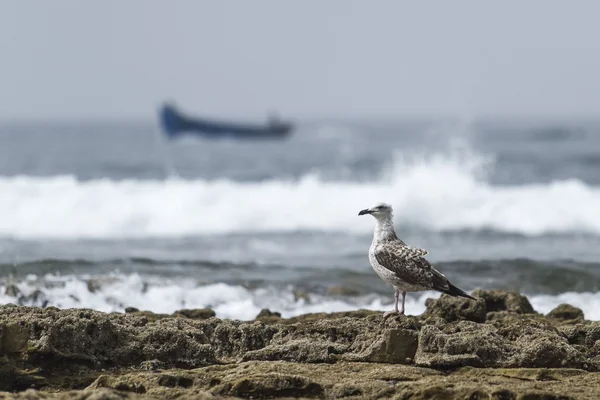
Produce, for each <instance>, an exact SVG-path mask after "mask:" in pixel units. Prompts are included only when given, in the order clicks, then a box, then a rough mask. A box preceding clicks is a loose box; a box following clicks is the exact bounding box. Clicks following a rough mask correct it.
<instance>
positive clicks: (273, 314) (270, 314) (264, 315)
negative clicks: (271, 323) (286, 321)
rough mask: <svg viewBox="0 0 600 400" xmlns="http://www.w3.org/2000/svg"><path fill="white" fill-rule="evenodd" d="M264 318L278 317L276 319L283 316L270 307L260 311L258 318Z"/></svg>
mask: <svg viewBox="0 0 600 400" xmlns="http://www.w3.org/2000/svg"><path fill="white" fill-rule="evenodd" d="M263 318H269V319H270V318H276V319H280V318H281V313H278V312H272V311H271V310H269V309H268V308H263V309H262V310H260V312H259V313H258V315H257V316H256V319H263Z"/></svg>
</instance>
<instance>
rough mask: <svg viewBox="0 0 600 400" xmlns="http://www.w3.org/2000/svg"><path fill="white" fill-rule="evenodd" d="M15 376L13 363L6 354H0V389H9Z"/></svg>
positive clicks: (11, 387)
mask: <svg viewBox="0 0 600 400" xmlns="http://www.w3.org/2000/svg"><path fill="white" fill-rule="evenodd" d="M15 378H16V372H15V366H14V364H13V363H12V362H11V361H10V360H9V359H8V358H7V357H6V356H0V391H11V390H12V389H13V386H14V383H15Z"/></svg>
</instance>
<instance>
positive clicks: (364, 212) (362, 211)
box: [358, 208, 372, 215]
mask: <svg viewBox="0 0 600 400" xmlns="http://www.w3.org/2000/svg"><path fill="white" fill-rule="evenodd" d="M371 213H372V211H371V210H369V209H368V208H365V209H364V210H360V212H359V213H358V215H365V214H371Z"/></svg>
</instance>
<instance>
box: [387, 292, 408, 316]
mask: <svg viewBox="0 0 600 400" xmlns="http://www.w3.org/2000/svg"><path fill="white" fill-rule="evenodd" d="M403 293H404V292H403ZM399 296H400V291H399V290H398V289H395V290H394V310H393V311H386V312H384V313H383V318H384V319H385V318H387V317H389V316H390V315H392V314H403V313H404V297H402V312H400V311H398V297H399Z"/></svg>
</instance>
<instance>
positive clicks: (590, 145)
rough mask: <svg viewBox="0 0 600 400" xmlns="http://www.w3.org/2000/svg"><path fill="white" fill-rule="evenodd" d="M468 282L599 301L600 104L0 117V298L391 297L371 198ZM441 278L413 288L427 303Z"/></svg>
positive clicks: (98, 303)
mask: <svg viewBox="0 0 600 400" xmlns="http://www.w3.org/2000/svg"><path fill="white" fill-rule="evenodd" d="M379 201H385V202H388V203H390V204H392V205H393V207H394V209H395V214H396V220H395V221H396V228H397V232H398V235H399V236H400V237H401V238H402V239H403V240H404V241H405V242H407V243H409V244H410V245H413V246H417V247H421V248H425V249H427V250H428V251H429V252H430V256H429V259H430V260H431V261H432V262H433V263H434V264H435V265H436V266H437V267H438V268H439V269H440V270H441V271H442V272H443V273H445V274H446V276H448V278H450V279H451V280H452V281H453V282H454V283H455V284H457V285H458V286H459V287H461V288H463V289H465V290H469V291H470V290H473V289H476V288H485V289H491V288H498V289H515V290H519V291H521V292H523V293H525V294H527V295H528V296H529V297H530V300H531V302H532V304H533V306H534V308H535V309H536V310H537V311H540V312H548V311H550V310H551V309H552V308H553V307H555V306H556V305H558V304H560V303H563V302H568V303H570V304H573V305H575V306H578V307H581V308H582V309H583V310H584V312H585V314H586V317H587V318H589V319H600V293H599V292H598V291H599V290H600V121H583V120H540V119H538V120H526V119H521V120H477V119H467V118H445V119H422V120H416V119H415V120H400V121H352V120H324V121H305V122H300V123H299V126H298V128H297V130H296V131H295V133H294V135H293V136H292V137H291V138H290V139H289V140H285V141H274V142H252V141H234V140H231V139H225V140H220V141H209V140H202V139H198V138H191V137H187V138H183V139H182V140H179V141H175V142H169V141H166V140H165V139H164V138H163V137H162V135H161V133H160V131H159V129H158V128H157V126H155V124H154V123H153V121H147V122H140V123H133V122H131V123H117V122H95V123H92V122H88V123H83V122H72V123H42V122H38V123H3V124H1V125H0V303H9V302H10V303H17V304H28V305H40V306H45V305H54V306H57V307H65V308H66V307H90V308H94V309H98V310H103V311H122V310H123V309H124V308H125V307H128V306H132V307H137V308H140V309H145V310H152V311H155V312H173V311H175V310H177V309H181V308H198V307H212V308H213V309H214V310H215V311H216V313H217V316H218V317H222V318H237V319H242V320H248V319H252V318H254V317H255V316H256V314H258V312H259V311H260V310H261V309H262V308H269V309H271V310H272V311H279V312H281V313H282V315H284V316H293V315H298V314H303V313H307V312H323V311H325V312H332V311H342V310H343V311H345V310H353V309H358V308H367V309H373V310H382V311H383V310H388V309H390V308H391V307H392V301H393V297H392V295H393V290H392V289H391V288H390V287H389V286H386V284H385V283H383V282H382V281H381V280H380V279H379V278H378V277H377V276H376V275H375V274H374V272H373V271H372V270H371V267H370V266H369V261H368V258H367V251H368V248H369V245H370V242H371V237H372V236H371V235H372V229H373V226H374V220H373V218H371V217H369V216H363V217H358V215H357V214H358V211H359V210H361V209H363V208H366V207H369V206H370V205H372V204H373V203H376V202H379ZM438 296H439V295H438V294H437V293H434V292H427V293H420V294H410V295H409V296H408V298H407V312H408V313H409V314H418V313H421V312H422V311H424V302H425V299H427V298H428V297H438Z"/></svg>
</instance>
